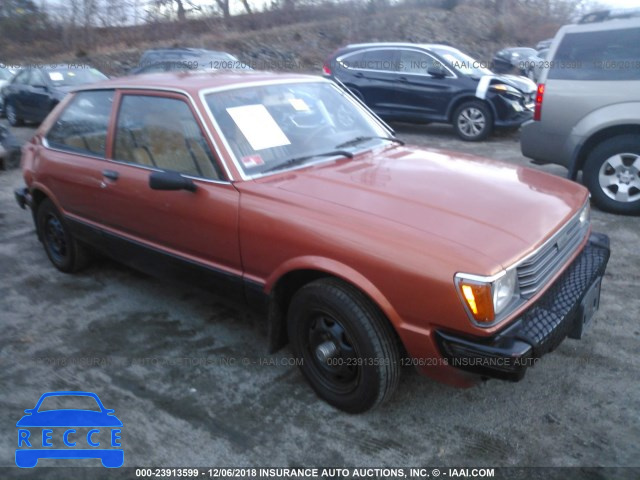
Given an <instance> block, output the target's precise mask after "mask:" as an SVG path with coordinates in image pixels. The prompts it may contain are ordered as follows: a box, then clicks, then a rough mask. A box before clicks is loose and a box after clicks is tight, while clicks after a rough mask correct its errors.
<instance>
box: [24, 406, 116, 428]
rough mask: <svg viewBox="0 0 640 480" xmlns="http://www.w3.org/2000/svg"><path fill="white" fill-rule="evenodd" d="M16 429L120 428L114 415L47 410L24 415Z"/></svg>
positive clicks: (88, 411)
mask: <svg viewBox="0 0 640 480" xmlns="http://www.w3.org/2000/svg"><path fill="white" fill-rule="evenodd" d="M16 426H17V427H121V426H122V422H121V421H120V420H119V419H118V417H116V416H115V415H107V414H106V413H102V412H92V411H90V410H81V411H78V410H49V411H46V412H37V413H33V414H31V415H25V416H24V417H22V418H21V419H20V420H18V423H17V424H16Z"/></svg>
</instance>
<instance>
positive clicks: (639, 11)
mask: <svg viewBox="0 0 640 480" xmlns="http://www.w3.org/2000/svg"><path fill="white" fill-rule="evenodd" d="M634 17H636V18H637V17H640V8H612V9H610V10H599V11H595V12H590V13H587V14H586V15H583V16H582V18H580V20H578V24H585V23H596V22H604V21H608V20H614V19H623V18H634Z"/></svg>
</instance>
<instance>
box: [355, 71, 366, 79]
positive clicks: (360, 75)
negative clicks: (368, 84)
mask: <svg viewBox="0 0 640 480" xmlns="http://www.w3.org/2000/svg"><path fill="white" fill-rule="evenodd" d="M353 76H354V77H356V78H362V77H364V75H363V74H362V73H361V72H357V73H354V74H353Z"/></svg>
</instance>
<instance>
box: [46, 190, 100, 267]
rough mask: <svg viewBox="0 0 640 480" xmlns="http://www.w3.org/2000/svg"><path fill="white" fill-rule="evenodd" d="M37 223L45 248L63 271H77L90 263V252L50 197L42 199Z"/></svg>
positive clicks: (52, 260)
mask: <svg viewBox="0 0 640 480" xmlns="http://www.w3.org/2000/svg"><path fill="white" fill-rule="evenodd" d="M36 225H37V228H38V234H39V237H40V238H41V240H42V244H43V246H44V250H45V252H46V253H47V256H48V257H49V260H51V263H53V265H54V267H56V268H57V269H58V270H60V271H61V272H65V273H73V272H77V271H79V270H81V269H83V268H84V267H86V266H87V264H88V263H89V254H88V252H87V249H86V247H85V246H84V245H82V244H80V243H79V242H78V241H77V240H76V239H75V238H74V237H73V235H72V234H71V232H70V230H69V227H68V226H67V224H66V223H65V221H64V218H63V217H62V215H61V214H60V212H59V211H58V209H57V208H56V206H55V205H54V204H53V202H52V201H51V200H49V199H45V200H43V201H42V203H41V204H40V206H39V207H38V210H37V214H36Z"/></svg>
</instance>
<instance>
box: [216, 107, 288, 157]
mask: <svg viewBox="0 0 640 480" xmlns="http://www.w3.org/2000/svg"><path fill="white" fill-rule="evenodd" d="M227 112H229V115H231V118H233V121H234V122H236V125H237V126H238V128H239V129H240V131H241V132H242V134H243V135H244V136H245V138H246V139H247V141H248V142H249V144H250V145H251V148H253V149H254V150H264V149H265V148H273V147H281V146H283V145H289V144H291V142H290V141H289V139H288V138H287V136H286V135H285V134H284V132H283V131H282V129H281V128H280V127H279V126H278V124H277V123H276V121H275V120H274V119H273V117H272V116H271V114H270V113H269V111H268V110H267V109H266V108H265V106H264V105H262V104H258V105H244V106H242V107H231V108H227Z"/></svg>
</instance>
